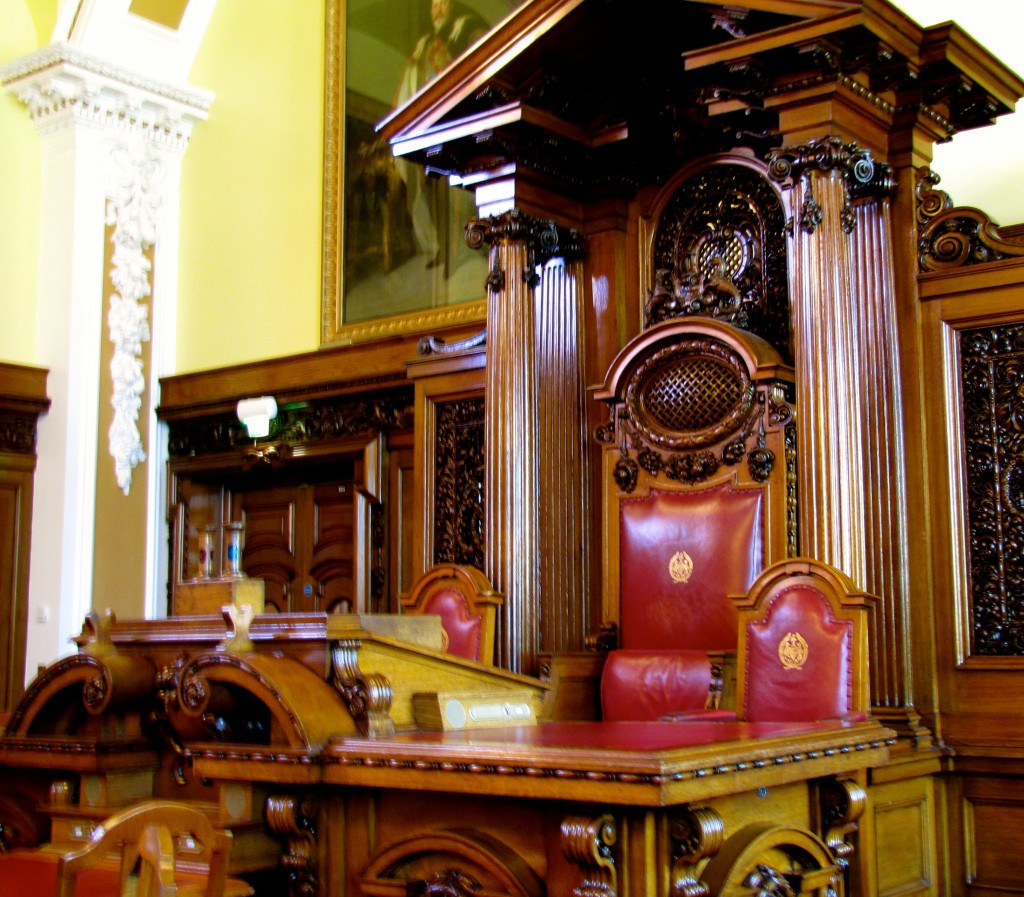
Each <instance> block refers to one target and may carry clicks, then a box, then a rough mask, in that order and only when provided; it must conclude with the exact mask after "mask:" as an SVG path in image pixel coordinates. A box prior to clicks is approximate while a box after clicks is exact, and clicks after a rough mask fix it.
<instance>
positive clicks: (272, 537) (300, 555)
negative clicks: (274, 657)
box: [231, 479, 356, 613]
mask: <svg viewBox="0 0 1024 897" xmlns="http://www.w3.org/2000/svg"><path fill="white" fill-rule="evenodd" d="M354 494H355V488H354V483H353V481H352V480H351V479H327V480H326V481H324V482H299V483H287V484H282V485H274V486H269V487H266V486H264V487H262V488H245V489H241V490H236V491H235V492H234V495H233V497H232V514H231V516H232V519H233V520H241V521H243V522H244V524H245V542H244V545H243V549H242V569H243V570H244V571H245V573H246V575H248V576H251V577H254V578H255V577H260V578H262V579H263V580H264V582H265V583H266V609H267V611H268V612H274V611H277V612H300V613H302V612H316V611H326V612H328V613H332V612H334V613H336V612H342V613H344V612H347V611H351V610H354V609H355V606H356V601H355V595H356V587H355V581H354V564H353V550H354V548H353V546H354V538H353V535H354V521H355V514H356V503H355V499H354Z"/></svg>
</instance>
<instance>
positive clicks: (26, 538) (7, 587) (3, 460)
mask: <svg viewBox="0 0 1024 897" xmlns="http://www.w3.org/2000/svg"><path fill="white" fill-rule="evenodd" d="M46 377H47V371H45V370H44V369H42V368H34V367H28V366H24V365H16V364H7V363H0V648H2V649H3V652H2V653H3V662H2V663H0V718H2V717H3V715H5V714H6V712H7V711H9V710H10V709H12V708H13V707H14V705H15V704H16V703H17V701H18V699H19V698H20V697H21V695H22V693H23V692H24V690H25V643H26V639H27V637H28V588H29V558H30V555H31V544H32V497H33V492H34V479H35V469H36V425H37V422H38V419H39V415H41V414H42V413H44V412H45V411H46V409H47V408H48V407H49V404H50V401H49V399H48V398H47V397H46Z"/></svg>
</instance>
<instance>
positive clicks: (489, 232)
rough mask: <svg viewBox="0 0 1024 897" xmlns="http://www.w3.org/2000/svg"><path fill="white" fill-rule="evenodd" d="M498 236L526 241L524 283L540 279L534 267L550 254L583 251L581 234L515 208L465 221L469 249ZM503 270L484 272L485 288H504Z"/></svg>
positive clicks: (575, 256) (575, 255) (579, 254)
mask: <svg viewBox="0 0 1024 897" xmlns="http://www.w3.org/2000/svg"><path fill="white" fill-rule="evenodd" d="M502 240H511V241H517V242H522V243H525V244H526V264H525V265H524V266H523V270H522V272H520V273H521V276H522V278H523V282H524V283H525V284H527V286H529V287H531V288H533V287H536V286H537V285H538V284H539V283H540V276H539V275H538V274H537V268H538V267H539V266H541V265H544V264H545V263H546V262H548V261H550V260H551V259H553V258H564V259H567V260H568V259H579V258H581V257H582V256H583V255H584V253H585V252H586V249H585V245H584V240H583V236H582V234H580V233H579V232H578V231H575V230H570V229H568V228H564V227H559V226H558V225H557V224H555V222H554V221H552V220H550V219H542V218H534V217H533V216H530V215H526V214H524V213H523V212H521V211H519V210H518V209H510V210H509V211H507V212H504V213H503V214H501V215H492V216H491V217H490V218H474V219H472V220H471V221H470V222H469V223H468V224H467V225H466V242H467V243H468V244H469V246H470V248H471V249H479V248H480V247H482V246H483V245H484V244H487V245H491V244H494V243H498V242H500V241H502ZM505 277H506V272H505V271H503V270H501V269H500V268H498V267H497V262H495V267H492V268H491V271H490V273H489V274H488V275H487V288H488V289H489V290H490V291H491V292H492V293H500V292H501V291H502V290H503V289H504V288H505Z"/></svg>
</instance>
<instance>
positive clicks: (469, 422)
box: [434, 398, 485, 570]
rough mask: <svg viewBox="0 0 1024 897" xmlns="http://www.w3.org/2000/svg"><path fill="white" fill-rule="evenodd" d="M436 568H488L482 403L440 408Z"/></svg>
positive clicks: (470, 401)
mask: <svg viewBox="0 0 1024 897" xmlns="http://www.w3.org/2000/svg"><path fill="white" fill-rule="evenodd" d="M434 457H435V459H436V461H435V465H436V467H435V476H436V489H435V493H434V563H435V564H443V563H451V564H470V565H472V566H474V567H476V568H478V569H481V570H482V569H484V558H485V554H484V400H483V398H473V399H463V400H461V401H457V402H444V403H440V404H439V405H438V406H437V430H436V437H435V454H434Z"/></svg>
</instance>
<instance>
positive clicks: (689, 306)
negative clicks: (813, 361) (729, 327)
mask: <svg viewBox="0 0 1024 897" xmlns="http://www.w3.org/2000/svg"><path fill="white" fill-rule="evenodd" d="M651 262H652V264H651V270H652V271H653V272H654V283H653V284H652V285H651V291H650V298H649V299H648V301H647V307H646V309H645V315H646V326H648V327H649V326H651V325H652V324H657V323H658V322H659V321H665V320H668V319H670V318H676V317H685V316H689V315H704V316H708V317H715V318H721V319H723V320H726V321H728V322H729V323H731V324H735V325H736V326H737V327H741V328H742V329H744V330H748V331H750V332H751V333H755V334H757V335H758V336H760V337H761V338H763V339H765V340H767V341H768V342H769V343H770V344H771V345H772V346H773V347H774V348H775V349H777V350H778V351H779V352H780V353H782V355H783V356H784V357H786V358H789V357H791V352H790V347H789V302H788V286H787V271H786V214H785V211H784V209H783V206H782V201H781V200H780V199H779V196H778V194H777V193H776V192H775V189H774V188H773V187H772V186H771V184H770V183H769V182H768V180H767V179H766V178H765V177H763V176H762V175H761V174H760V172H758V171H757V170H756V169H754V168H752V167H749V166H747V165H740V164H721V165H712V166H709V167H707V168H704V169H702V170H701V171H699V172H697V173H696V174H694V175H693V176H692V177H690V178H689V179H687V180H686V181H684V182H683V183H682V185H681V186H679V187H678V188H677V189H676V191H675V192H674V193H673V195H672V196H671V198H670V199H669V200H668V202H667V203H666V204H665V206H664V209H663V210H662V212H661V214H660V216H659V218H658V222H657V225H656V227H655V231H654V239H653V244H652V259H651Z"/></svg>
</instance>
